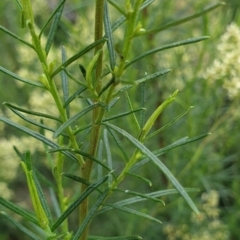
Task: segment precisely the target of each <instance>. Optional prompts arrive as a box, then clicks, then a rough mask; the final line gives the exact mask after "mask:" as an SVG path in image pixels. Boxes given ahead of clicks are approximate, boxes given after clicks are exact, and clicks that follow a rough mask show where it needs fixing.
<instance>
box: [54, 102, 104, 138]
mask: <svg viewBox="0 0 240 240" xmlns="http://www.w3.org/2000/svg"><path fill="white" fill-rule="evenodd" d="M97 106H99V104H97V103H96V104H93V105H91V106H88V107H87V108H85V109H84V110H82V111H81V112H79V113H77V114H76V115H74V116H73V117H71V118H69V119H68V120H67V121H66V122H65V123H63V124H62V125H61V126H60V127H59V128H58V129H57V130H56V131H55V132H54V134H53V138H57V137H58V136H59V135H60V134H61V133H62V132H63V131H64V130H65V129H66V128H67V127H69V126H70V125H71V124H72V123H74V122H75V121H77V120H78V119H79V118H81V117H82V116H84V115H85V114H86V113H88V112H90V111H91V110H93V109H94V108H95V107H97Z"/></svg>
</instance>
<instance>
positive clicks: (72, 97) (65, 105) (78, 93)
mask: <svg viewBox="0 0 240 240" xmlns="http://www.w3.org/2000/svg"><path fill="white" fill-rule="evenodd" d="M86 89H87V87H82V88H80V89H78V90H77V91H76V92H75V93H74V94H73V95H71V96H70V97H69V98H68V99H66V101H65V103H64V104H63V107H67V106H68V105H69V103H71V102H72V101H73V100H74V99H75V98H77V96H79V95H80V94H81V93H82V92H84V91H85V90H86Z"/></svg>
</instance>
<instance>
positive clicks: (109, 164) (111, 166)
mask: <svg viewBox="0 0 240 240" xmlns="http://www.w3.org/2000/svg"><path fill="white" fill-rule="evenodd" d="M103 143H104V145H105V148H106V154H107V162H108V167H109V168H110V169H113V163H112V154H111V147H110V145H109V141H108V135H107V130H106V129H104V131H103ZM112 180H113V179H112V175H109V178H108V185H109V186H110V185H111V183H112Z"/></svg>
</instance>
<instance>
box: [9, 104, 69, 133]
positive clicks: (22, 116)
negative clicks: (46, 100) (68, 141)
mask: <svg viewBox="0 0 240 240" xmlns="http://www.w3.org/2000/svg"><path fill="white" fill-rule="evenodd" d="M9 109H10V110H11V111H12V112H14V113H15V114H16V115H17V116H19V117H20V118H22V119H23V120H24V121H26V122H28V123H31V124H33V125H35V126H38V127H40V128H43V129H45V130H48V131H51V132H55V129H53V128H50V127H48V126H47V125H45V124H42V123H39V122H36V121H34V120H32V119H29V118H27V117H26V116H24V115H23V114H21V113H19V112H18V111H17V110H15V109H14V108H12V107H10V106H9ZM62 135H63V136H64V137H68V135H66V134H64V133H62Z"/></svg>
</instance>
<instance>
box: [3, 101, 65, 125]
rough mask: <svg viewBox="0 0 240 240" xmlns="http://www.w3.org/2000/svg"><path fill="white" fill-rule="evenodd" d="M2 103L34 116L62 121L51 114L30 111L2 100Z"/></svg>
mask: <svg viewBox="0 0 240 240" xmlns="http://www.w3.org/2000/svg"><path fill="white" fill-rule="evenodd" d="M3 105H6V106H7V107H9V108H12V109H16V110H18V111H20V112H24V113H28V114H31V115H34V116H38V117H43V118H48V119H52V120H56V121H58V122H62V120H61V119H59V118H57V117H54V116H52V115H48V114H46V113H40V112H35V111H31V110H29V109H25V108H21V107H18V106H16V105H13V104H11V103H8V102H4V103H3Z"/></svg>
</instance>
